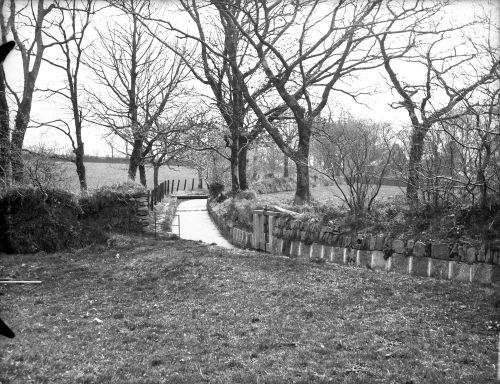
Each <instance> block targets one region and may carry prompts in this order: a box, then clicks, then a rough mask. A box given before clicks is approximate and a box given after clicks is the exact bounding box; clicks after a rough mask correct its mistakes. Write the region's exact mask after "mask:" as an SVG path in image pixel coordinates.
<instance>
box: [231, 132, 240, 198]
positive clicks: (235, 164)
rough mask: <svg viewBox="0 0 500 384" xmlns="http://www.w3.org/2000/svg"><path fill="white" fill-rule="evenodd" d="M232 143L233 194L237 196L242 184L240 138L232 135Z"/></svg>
mask: <svg viewBox="0 0 500 384" xmlns="http://www.w3.org/2000/svg"><path fill="white" fill-rule="evenodd" d="M232 139H233V140H232V143H231V191H232V193H233V194H236V193H238V192H239V190H240V183H239V179H238V172H239V166H238V147H239V146H238V136H237V135H234V134H233V135H232Z"/></svg>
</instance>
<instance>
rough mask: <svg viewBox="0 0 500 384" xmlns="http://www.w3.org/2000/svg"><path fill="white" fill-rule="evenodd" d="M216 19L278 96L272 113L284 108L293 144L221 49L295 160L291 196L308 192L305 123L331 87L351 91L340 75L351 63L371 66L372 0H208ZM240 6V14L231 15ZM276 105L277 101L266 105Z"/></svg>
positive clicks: (299, 199) (303, 197) (298, 199)
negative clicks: (245, 48)
mask: <svg viewBox="0 0 500 384" xmlns="http://www.w3.org/2000/svg"><path fill="white" fill-rule="evenodd" d="M213 3H214V6H215V7H216V8H217V10H218V11H219V14H220V18H221V20H222V22H223V23H225V24H227V25H228V26H230V27H231V28H233V29H235V30H237V31H238V32H239V33H240V34H241V35H242V37H243V38H244V39H246V41H247V42H249V43H250V44H249V45H250V48H251V55H254V56H256V57H257V60H258V63H259V69H260V70H261V73H263V74H264V75H265V77H266V79H267V81H268V82H269V83H270V84H271V85H272V87H273V91H274V92H275V94H276V95H277V96H278V97H279V98H280V100H281V103H282V104H281V107H282V108H283V109H281V110H279V114H282V113H283V112H284V111H285V110H287V109H288V110H290V111H291V113H292V114H293V116H294V118H295V122H296V125H297V130H298V143H297V149H294V148H292V147H291V145H289V144H287V142H286V141H285V140H284V138H283V135H282V133H281V132H280V131H279V129H278V128H277V127H276V126H274V125H273V124H272V122H271V121H270V119H269V116H273V113H272V112H270V110H269V109H268V105H267V103H266V104H265V103H259V101H258V100H257V99H256V98H255V97H254V96H253V94H252V92H251V91H250V88H249V84H248V82H247V81H245V79H244V78H243V77H242V76H241V75H242V73H241V71H239V70H238V67H237V65H236V64H237V63H235V61H234V60H232V59H231V57H229V56H227V60H228V62H229V63H230V65H231V67H232V68H233V71H234V72H235V74H236V75H237V77H238V81H239V86H240V87H241V89H242V92H243V94H244V96H245V99H246V101H247V102H248V103H249V105H250V106H251V108H252V110H253V112H254V113H255V114H256V116H257V117H258V118H259V120H260V123H261V124H262V125H263V126H264V128H265V129H266V131H267V132H268V133H269V134H270V135H271V137H272V138H273V140H274V141H275V142H276V144H277V145H278V147H279V148H280V149H281V150H282V151H283V152H284V154H285V155H287V156H288V157H289V158H290V159H292V160H293V161H294V162H295V164H296V168H297V189H296V193H295V199H294V202H295V203H296V204H303V203H305V202H308V201H309V199H310V190H309V164H308V161H309V146H310V141H311V134H312V127H313V123H314V121H315V120H316V119H318V118H319V117H320V114H321V111H322V110H323V108H324V107H325V106H326V104H327V101H328V98H329V96H330V94H331V92H332V91H340V92H344V93H347V94H349V95H350V96H352V97H353V98H356V97H357V96H358V95H359V92H356V91H353V90H352V87H349V88H346V87H342V85H341V83H342V82H343V81H347V78H348V77H349V76H351V75H353V74H354V73H355V72H356V71H359V70H365V69H369V68H373V67H374V66H376V65H377V64H375V63H373V62H372V61H373V59H375V57H376V55H374V51H373V43H372V44H370V43H369V42H368V39H370V38H371V37H372V33H370V32H369V30H368V26H369V25H373V24H374V23H376V22H377V21H376V15H377V14H378V11H379V9H380V4H381V2H380V1H361V2H360V1H340V2H336V3H333V2H332V3H329V2H323V1H319V0H318V1H305V2H292V1H276V2H273V3H271V4H269V3H267V2H262V1H258V0H255V1H249V2H246V3H244V4H242V3H240V2H235V3H226V2H223V1H213ZM235 9H241V12H242V14H243V16H242V17H241V19H238V18H237V17H235V14H236V11H235ZM274 108H277V107H274Z"/></svg>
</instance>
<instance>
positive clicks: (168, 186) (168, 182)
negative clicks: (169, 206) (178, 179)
mask: <svg viewBox="0 0 500 384" xmlns="http://www.w3.org/2000/svg"><path fill="white" fill-rule="evenodd" d="M169 194H170V180H167V195H169Z"/></svg>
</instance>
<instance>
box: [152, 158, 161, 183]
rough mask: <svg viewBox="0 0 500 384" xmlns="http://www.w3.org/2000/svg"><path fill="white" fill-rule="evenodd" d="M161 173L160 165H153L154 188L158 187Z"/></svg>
mask: <svg viewBox="0 0 500 384" xmlns="http://www.w3.org/2000/svg"><path fill="white" fill-rule="evenodd" d="M159 171H160V166H159V165H158V163H153V188H157V187H158V173H159Z"/></svg>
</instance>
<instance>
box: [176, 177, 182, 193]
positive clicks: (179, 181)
mask: <svg viewBox="0 0 500 384" xmlns="http://www.w3.org/2000/svg"><path fill="white" fill-rule="evenodd" d="M180 183H181V180H180V179H178V180H177V191H179V184H180Z"/></svg>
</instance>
